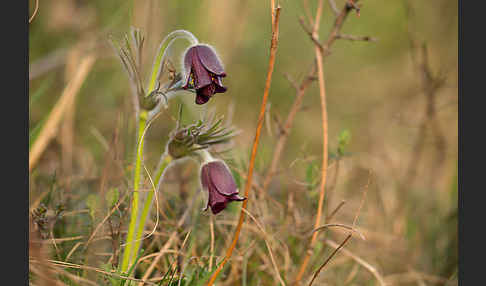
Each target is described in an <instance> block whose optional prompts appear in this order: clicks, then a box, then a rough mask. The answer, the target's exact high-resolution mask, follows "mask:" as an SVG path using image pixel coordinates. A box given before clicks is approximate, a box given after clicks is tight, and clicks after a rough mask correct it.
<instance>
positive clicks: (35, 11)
mask: <svg viewBox="0 0 486 286" xmlns="http://www.w3.org/2000/svg"><path fill="white" fill-rule="evenodd" d="M37 11H39V0H35V9H34V13H33V14H32V16H30V18H29V24H30V23H31V22H32V20H34V17H35V15H37Z"/></svg>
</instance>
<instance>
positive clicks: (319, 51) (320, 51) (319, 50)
mask: <svg viewBox="0 0 486 286" xmlns="http://www.w3.org/2000/svg"><path fill="white" fill-rule="evenodd" d="M352 9H356V6H355V3H354V2H353V1H347V2H346V4H345V6H344V8H343V9H342V10H341V12H340V14H339V15H338V16H337V17H336V20H335V22H334V25H333V28H332V29H331V32H330V34H329V37H328V39H327V41H326V42H325V44H324V45H320V44H319V45H318V44H317V43H316V41H314V39H316V40H318V34H317V32H318V28H319V26H318V23H320V17H321V13H322V0H320V1H319V6H318V7H317V11H316V20H315V21H314V28H313V30H312V34H311V39H312V40H313V41H314V43H315V54H316V62H317V73H318V79H319V95H320V99H321V115H322V141H323V143H322V152H323V154H322V171H321V184H320V193H319V203H318V206H317V214H316V221H315V224H314V228H317V227H318V226H319V223H320V220H321V214H322V208H323V203H324V197H325V191H326V188H325V185H326V176H327V167H328V166H327V164H328V162H327V161H328V153H327V146H328V134H327V128H328V127H327V108H326V89H325V82H324V70H323V57H324V56H326V55H328V54H329V48H330V46H331V45H332V44H333V43H334V41H335V40H336V39H337V37H336V36H337V35H339V31H340V30H341V28H342V25H343V23H344V20H345V19H346V17H347V15H348V14H349V12H350V11H351V10H352ZM303 26H304V28H305V25H303ZM307 32H308V31H307ZM317 42H319V41H317ZM324 52H325V53H326V54H324ZM316 238H317V233H314V235H313V236H312V238H311V241H310V244H309V251H307V252H306V254H305V256H304V259H303V260H302V264H301V266H300V269H299V272H298V273H297V276H296V279H295V284H298V283H299V282H300V280H301V279H302V277H303V275H304V273H305V269H306V267H307V264H308V263H309V260H310V256H311V254H312V251H311V249H312V248H313V246H314V244H315V242H316Z"/></svg>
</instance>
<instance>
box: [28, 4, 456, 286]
mask: <svg viewBox="0 0 486 286" xmlns="http://www.w3.org/2000/svg"><path fill="white" fill-rule="evenodd" d="M30 2H31V3H30V6H31V13H32V12H33V9H34V8H33V7H34V1H30ZM277 2H278V3H279V4H280V5H281V7H282V10H281V18H280V36H279V43H278V50H277V56H276V64H275V70H274V74H273V79H272V85H271V89H270V96H269V103H268V106H269V108H268V118H267V121H266V123H265V126H264V131H263V135H262V138H261V142H260V145H259V153H258V157H257V158H258V160H257V164H256V171H257V174H256V180H259V179H261V178H262V177H263V175H264V173H265V171H266V170H267V168H268V166H269V163H270V160H271V158H272V155H273V148H274V144H275V142H276V136H277V133H278V124H277V123H276V120H275V118H278V120H280V122H283V121H284V120H285V118H286V116H287V114H288V111H289V109H290V106H291V105H292V103H293V101H294V99H295V90H294V88H293V87H292V85H291V84H290V83H289V81H288V80H287V78H286V76H285V74H288V75H289V76H290V77H291V78H293V79H294V80H295V81H297V82H300V80H302V78H303V77H304V76H305V75H306V74H307V73H308V71H309V69H310V68H311V66H312V63H313V60H314V48H313V43H312V41H311V40H310V39H309V37H308V35H307V34H306V33H305V32H304V30H303V29H302V27H301V26H300V24H299V21H298V19H299V17H301V16H305V11H304V1H300V0H283V1H277ZM324 2H325V3H324V4H325V5H324V11H323V16H322V22H321V26H320V32H319V38H320V39H326V38H327V36H328V33H329V31H330V28H331V27H332V25H333V23H334V14H333V12H332V10H331V9H330V8H329V5H328V3H327V1H324ZM336 2H337V4H338V7H339V8H342V7H343V6H344V3H345V1H342V0H336ZM359 3H360V4H362V6H361V13H360V16H359V17H358V16H357V15H356V13H354V12H353V13H351V14H350V15H349V16H348V18H347V19H346V21H345V23H344V26H343V29H342V33H344V34H350V35H358V36H371V37H374V38H376V39H377V41H376V42H362V41H348V40H344V39H342V40H337V42H336V43H335V44H334V45H333V46H332V48H331V52H332V53H331V54H330V55H329V56H328V57H326V58H325V64H324V74H325V80H326V91H327V108H328V118H329V153H330V156H331V160H330V163H331V164H332V163H333V162H335V161H334V158H335V157H333V156H335V155H336V152H337V147H338V138H339V134H341V132H343V130H348V131H349V133H350V135H351V136H350V142H349V146H347V147H346V156H344V157H343V158H340V173H339V177H338V179H337V181H336V185H335V187H334V190H333V191H332V201H331V202H329V204H331V206H328V207H329V208H330V209H333V208H334V207H335V205H337V204H338V203H339V201H341V200H346V202H347V203H346V205H345V206H344V207H343V210H342V211H340V213H338V215H337V216H336V220H337V221H340V222H346V223H351V222H352V220H353V217H354V214H355V212H356V210H357V208H358V206H359V203H360V201H361V193H362V189H363V185H364V184H365V183H366V181H367V174H368V171H369V170H371V171H372V174H373V175H372V178H373V180H372V184H371V185H370V189H369V191H368V193H367V197H366V201H365V203H364V207H363V210H362V212H361V216H360V219H359V220H358V226H359V227H362V231H363V233H365V236H366V237H367V241H359V240H358V239H356V240H353V242H351V243H349V245H348V247H349V249H352V250H353V251H354V252H355V253H357V254H359V255H360V256H361V257H363V258H365V259H366V260H367V261H369V262H370V263H371V264H373V265H375V266H376V267H377V268H378V269H379V270H380V272H381V273H382V274H383V275H385V276H386V277H387V278H388V279H390V281H395V280H394V279H395V278H396V281H395V282H391V284H392V285H417V284H416V283H418V282H416V280H414V278H410V279H409V280H407V279H408V278H407V277H408V276H407V277H405V276H403V277H402V276H396V277H393V275H394V274H400V273H412V272H413V273H415V272H418V273H423V274H424V276H423V277H422V279H424V280H423V281H426V284H419V285H435V284H437V285H444V283H445V282H444V281H442V280H440V281H442V282H438V281H439V280H437V281H436V280H434V279H432V278H430V277H429V278H430V279H429V278H427V277H428V276H426V274H427V275H433V276H434V277H442V278H443V279H449V281H450V282H451V281H452V283H456V284H457V277H456V274H455V273H456V271H457V259H458V258H457V156H458V151H457V138H458V137H457V136H458V125H457V123H458V111H457V109H458V88H457V81H458V15H457V13H458V8H457V7H458V3H457V1H446V0H442V1H441V0H430V1H420V0H403V1H389V0H365V1H359ZM39 5H40V6H39V10H38V13H37V15H36V17H35V18H34V20H33V21H32V23H31V24H30V25H29V65H30V67H29V72H30V75H29V93H30V101H29V107H30V108H29V109H30V121H29V125H30V130H29V132H30V139H31V142H34V141H35V140H36V135H37V134H38V131H39V130H40V128H41V126H42V123H43V122H44V121H45V119H46V118H47V117H48V116H49V112H50V111H51V110H52V108H53V106H54V105H55V103H56V102H57V100H58V99H59V98H60V96H61V93H62V91H63V89H64V87H65V86H66V84H67V82H68V81H69V78H70V76H71V75H72V74H73V73H74V72H75V71H76V67H77V64H76V58H80V57H81V56H82V55H83V53H85V52H88V51H89V52H91V51H95V52H96V57H97V58H96V62H95V64H94V66H93V68H92V70H91V71H90V72H89V74H88V76H87V78H86V80H85V82H84V83H83V85H82V88H81V90H80V91H79V94H78V95H77V98H76V103H75V108H74V110H73V111H72V114H73V123H72V125H71V128H72V148H73V151H72V158H71V160H72V161H71V163H68V164H69V166H70V167H69V170H66V165H65V164H64V163H63V162H64V161H63V156H64V155H63V154H64V153H63V152H65V151H63V150H64V149H63V144H65V143H63V142H64V141H63V138H62V136H66V134H65V133H63V132H59V134H58V135H57V136H56V137H55V138H54V140H52V142H50V144H49V145H48V147H47V148H46V150H45V151H44V153H43V154H42V156H41V158H40V161H39V163H38V164H37V166H35V167H34V170H33V171H32V172H31V178H30V181H31V182H30V186H31V187H30V196H31V202H32V201H34V200H35V199H36V198H37V197H38V196H39V195H40V194H42V193H43V192H44V191H45V190H46V189H48V188H49V186H50V185H49V183H46V181H48V178H51V177H52V176H53V174H57V175H56V176H57V177H59V178H60V179H59V180H61V181H60V183H59V186H60V187H59V188H60V189H62V190H65V189H66V187H65V186H64V185H63V182H62V180H63V177H64V179H65V178H66V177H70V178H71V179H70V180H71V181H70V182H71V183H72V184H74V185H73V187H72V188H73V189H72V194H73V195H75V194H76V192H79V193H78V194H77V195H79V196H78V197H77V198H83V197H84V195H87V194H91V193H94V194H95V193H96V192H98V186H97V185H93V186H91V185H89V182H88V181H89V180H91V179H93V178H94V179H96V178H98V177H99V176H100V174H101V172H102V169H103V166H104V162H105V161H104V160H105V153H106V150H105V149H104V147H103V144H102V143H100V142H102V141H103V139H100V136H101V138H104V140H105V142H107V143H108V144H111V143H110V142H111V139H112V137H113V134H114V131H115V129H116V126H117V124H118V125H119V127H120V135H121V138H122V139H121V141H120V142H121V143H120V146H122V147H120V146H119V147H118V148H122V149H123V150H122V151H120V154H122V158H121V160H122V162H123V164H124V166H126V167H127V178H125V180H129V179H130V174H131V173H130V172H129V170H130V164H131V161H132V158H133V157H132V156H133V150H134V142H133V136H134V128H135V127H134V122H133V114H132V109H131V106H130V104H131V101H130V87H129V84H128V81H127V77H126V73H125V71H124V70H123V69H122V66H121V64H120V61H119V60H118V58H117V57H116V54H115V52H114V51H113V49H112V48H111V46H110V44H109V41H108V39H109V36H113V37H115V38H121V37H122V35H123V34H124V33H126V32H128V31H129V28H130V26H135V27H138V28H140V29H141V30H142V32H143V33H144V35H145V38H146V45H145V50H144V52H143V67H144V72H145V73H146V74H147V73H148V72H149V69H150V68H151V66H152V64H151V63H152V61H153V56H154V54H155V51H156V48H157V47H158V44H159V43H160V41H161V40H162V39H163V38H164V36H165V35H167V34H168V33H170V32H171V31H173V30H176V29H186V30H189V31H191V32H192V33H193V34H194V35H195V36H196V37H198V39H199V40H200V41H201V42H203V43H208V44H210V45H212V46H213V47H214V48H215V49H216V51H217V52H218V54H219V56H220V58H221V59H222V61H223V63H224V66H225V70H226V73H227V77H226V78H224V80H223V83H224V85H225V86H227V87H228V92H226V93H224V94H217V95H215V96H214V97H213V98H212V99H211V100H210V102H209V103H208V104H207V105H204V106H196V105H195V104H194V95H193V94H190V93H181V96H180V97H179V98H178V99H176V100H174V101H173V103H171V105H170V107H169V109H168V110H167V112H166V113H164V114H163V115H161V116H160V117H159V119H158V120H157V121H156V122H155V123H154V124H153V125H152V127H151V129H150V131H149V132H148V134H147V143H146V146H147V150H146V162H148V164H152V165H153V164H155V163H156V162H157V160H158V156H159V154H160V152H161V151H162V150H163V148H164V144H165V142H166V140H167V134H168V132H170V130H172V129H173V128H174V126H175V121H174V117H175V116H176V114H177V112H176V111H177V104H176V103H177V102H183V103H184V104H185V106H184V108H185V110H186V111H185V113H184V116H185V117H184V122H186V123H189V122H191V121H192V120H193V119H199V118H200V117H201V116H202V114H204V112H205V111H207V110H208V109H209V110H211V109H214V110H215V112H216V113H217V114H220V115H223V114H224V115H225V118H227V119H229V120H231V121H232V123H233V124H234V125H235V126H236V127H237V128H239V129H241V131H242V133H241V134H240V135H239V136H238V137H236V138H235V140H234V145H233V150H232V151H231V154H230V155H229V156H228V157H231V158H232V159H233V160H234V161H235V162H248V160H249V151H250V148H251V144H252V141H253V137H254V132H255V131H254V130H255V127H256V124H257V116H258V112H259V106H260V103H261V99H262V95H263V89H264V84H265V79H266V72H267V66H268V57H269V46H270V35H271V28H270V21H271V20H270V1H241V0H224V1H223V0H212V1H210V0H178V1H176V0H164V1H160V0H140V1H113V0H103V1H87V0H84V1H83V0H62V1H52V0H44V1H40V3H39ZM316 7H317V1H313V0H310V1H309V8H310V10H311V11H313V12H312V13H313V14H314V13H315V12H314V11H315V9H316ZM423 46H425V47H426V48H425V49H426V50H427V55H428V65H427V68H428V69H430V72H431V74H432V75H433V77H434V78H436V77H440V78H442V79H443V82H441V85H440V87H438V88H436V89H435V90H434V91H433V92H434V98H435V101H434V104H433V105H434V110H435V115H434V118H433V119H427V118H428V117H427V114H428V112H429V111H428V109H427V108H428V105H427V92H428V91H427V89H426V88H425V87H424V80H423V75H422V73H421V68H423V66H421V65H422V64H423V60H422V59H423V49H422V47H423ZM80 47H81V48H80ZM186 47H187V46H185V43H184V42H183V41H181V42H180V43H179V44H178V45H177V49H176V50H177V51H179V52H176V53H174V61H175V62H176V63H177V64H179V63H180V59H181V56H182V55H181V53H180V52H181V51H182V50H183V49H184V48H186ZM73 51H78V52H79V51H81V52H79V54H76V55H74V56H73ZM70 61H73V62H74V64H71V66H70V65H69V62H70ZM319 107H320V101H319V92H318V86H317V82H315V83H313V84H312V85H311V86H310V88H308V89H307V91H306V94H305V97H304V102H303V106H302V111H300V112H299V113H298V114H297V117H296V119H295V122H294V126H293V129H292V130H291V134H290V136H289V141H288V143H287V145H286V147H285V151H284V154H283V158H282V160H281V163H280V165H281V169H283V170H285V169H288V168H289V169H288V170H290V171H289V172H290V174H288V176H284V175H282V176H277V177H276V178H275V180H274V182H273V183H272V185H271V187H270V189H269V191H268V193H269V194H270V195H271V196H272V197H273V198H275V200H277V201H278V202H279V203H281V204H283V205H287V204H288V195H289V194H290V193H291V192H293V193H294V197H293V198H294V199H295V202H294V204H295V205H296V206H297V208H298V210H299V212H300V214H301V223H302V226H303V227H304V226H306V227H307V228H309V227H311V225H312V222H313V218H314V215H315V209H316V201H317V192H318V190H317V189H313V190H310V191H308V190H307V189H306V188H303V187H301V186H299V185H298V184H296V183H295V182H299V181H306V172H307V173H308V170H309V166H312V165H310V164H315V165H316V168H317V169H319V168H320V166H319V164H320V157H321V148H322V147H321V146H322V142H321V136H322V135H321V132H322V130H321V124H320V120H321V119H320V118H321V117H320V116H321V115H320V112H321V111H320V108H319ZM119 118H121V121H118V120H119ZM427 120H430V122H435V123H433V124H432V123H431V124H429V123H430V122H429V121H427ZM424 122H425V123H424ZM417 150H419V151H417ZM309 162H310V163H309ZM232 164H233V163H232ZM234 164H237V163H234ZM246 164H247V163H246ZM291 164H292V165H291ZM289 166H292V167H289ZM239 167H240V168H242V169H244V167H243V166H241V165H240V166H239ZM329 169H330V170H329V172H330V174H329V176H330V177H331V178H332V176H333V174H334V172H335V170H334V169H333V168H332V167H330V168H329ZM306 170H307V171H306ZM243 171H244V172H246V171H245V170H243ZM192 172H193V173H192V174H194V175H195V176H196V175H197V170H192ZM317 173H319V172H317ZM307 175H308V174H307ZM317 175H318V174H317ZM76 180H79V181H83V180H85V181H84V183H80V184H81V185H82V186H83V187H79V188H77V187H75V186H76V185H75V183H73V181H76ZM113 180H114V181H116V180H115V179H113ZM118 180H124V179H120V178H119V179H118ZM242 180H243V179H242ZM328 181H330V180H328ZM192 184H193V185H191V186H192V187H191V188H190V191H189V192H190V193H194V194H196V189H197V180H196V179H195V178H194V182H193V183H192ZM172 195H173V196H176V197H177V193H173V194H172ZM250 205H251V203H250ZM70 207H72V208H74V209H78V208H85V206H84V205H83V203H82V202H81V201H78V202H77V203H76V204H73V205H71V206H70ZM235 208H236V206H235ZM236 217H237V213H236V211H235V212H233V213H229V214H227V217H226V219H231V220H235V219H236ZM261 220H262V221H263V222H264V224H265V225H268V227H269V229H272V223H278V224H280V223H281V224H283V226H285V222H283V221H280V220H279V218H272V217H263V216H262V217H261ZM272 220H274V221H272ZM294 223H295V224H297V227H298V226H299V225H298V223H297V222H294ZM294 223H290V224H288V225H287V230H288V232H289V233H291V232H292V227H293V225H294ZM289 226H290V228H289ZM360 229H361V228H360ZM227 230H228V233H231V230H232V227H230V226H228V228H227ZM202 231H203V232H204V231H207V229H205V230H202ZM283 236H285V237H286V235H283ZM341 236H342V235H341ZM341 236H339V235H336V236H335V240H336V241H337V240H339V237H341ZM303 244H305V243H303V242H302V241H301V242H298V243H297V245H299V246H296V248H295V249H293V250H291V252H295V257H296V260H295V261H293V263H295V267H292V270H291V271H296V268H297V265H298V261H299V260H298V257H300V253H303V247H304V245H303ZM289 245H290V247H292V246H291V244H289ZM299 247H300V248H299ZM262 249H264V247H263V248H262ZM223 250H224V244H223V243H222V244H221V245H220V246H218V247H217V250H216V251H217V252H218V253H221V252H222V251H223ZM292 257H294V256H292ZM322 260H323V258H322V257H321V260H319V259H316V262H315V264H313V265H314V266H313V267H314V268H315V267H316V265H319V263H318V262H319V261H321V262H322ZM336 261H339V259H337V260H336ZM336 263H338V262H336ZM336 267H337V268H338V269H339V267H338V266H336ZM347 267H348V268H346V269H350V268H351V266H349V265H348V266H347ZM332 269H334V268H332ZM333 271H334V270H333ZM361 272H364V273H361ZM361 272H360V274H359V275H364V276H363V277H364V280H359V281H354V282H352V283H355V284H356V285H369V284H367V283H368V282H366V277H367V278H368V279H369V280H372V278H371V277H372V276H370V275H369V274H366V271H364V270H362V271H361ZM292 273H293V272H292ZM333 273H334V274H333V275H331V276H326V275H323V276H325V277H322V278H320V279H321V281H324V282H325V283H330V285H345V284H344V283H340V282H336V281H341V280H339V279H343V277H344V278H345V277H346V275H345V274H341V273H340V272H339V271H338V270H336V271H334V272H333ZM366 275H368V276H366ZM388 276H389V277H388ZM412 276H413V275H412ZM289 277H291V275H289ZM404 277H405V278H404ZM424 277H425V278H424ZM451 277H452V278H451ZM262 279H264V278H262ZM288 279H290V278H288ZM336 279H338V280H336ZM400 279H402V280H400ZM437 279H438V278H437ZM263 281H264V285H266V283H265V280H263ZM434 281H435V282H434ZM370 283H373V282H370ZM441 283H442V284H441ZM270 284H271V283H270ZM351 285H352V284H351ZM452 285H453V284H452Z"/></svg>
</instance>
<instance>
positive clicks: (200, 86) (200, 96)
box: [183, 45, 226, 104]
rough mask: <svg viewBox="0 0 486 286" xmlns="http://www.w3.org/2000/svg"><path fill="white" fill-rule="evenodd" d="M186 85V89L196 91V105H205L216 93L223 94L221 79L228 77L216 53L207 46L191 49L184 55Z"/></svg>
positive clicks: (224, 89) (223, 88)
mask: <svg viewBox="0 0 486 286" xmlns="http://www.w3.org/2000/svg"><path fill="white" fill-rule="evenodd" d="M184 69H185V79H186V83H185V85H184V86H183V88H184V89H188V88H194V89H195V90H196V104H204V103H206V102H208V101H209V99H210V98H211V96H213V94H215V93H223V92H225V91H226V87H224V86H223V82H222V81H221V78H223V77H225V76H226V73H225V72H224V69H223V66H222V64H221V61H220V60H219V59H218V56H217V55H216V52H215V51H214V50H213V49H212V48H211V47H209V46H206V45H195V46H192V47H190V48H189V49H188V50H187V52H186V54H185V55H184Z"/></svg>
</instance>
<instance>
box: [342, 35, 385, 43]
mask: <svg viewBox="0 0 486 286" xmlns="http://www.w3.org/2000/svg"><path fill="white" fill-rule="evenodd" d="M336 39H344V40H350V41H363V42H376V41H378V39H377V38H374V37H370V36H354V35H347V34H338V35H336Z"/></svg>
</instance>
